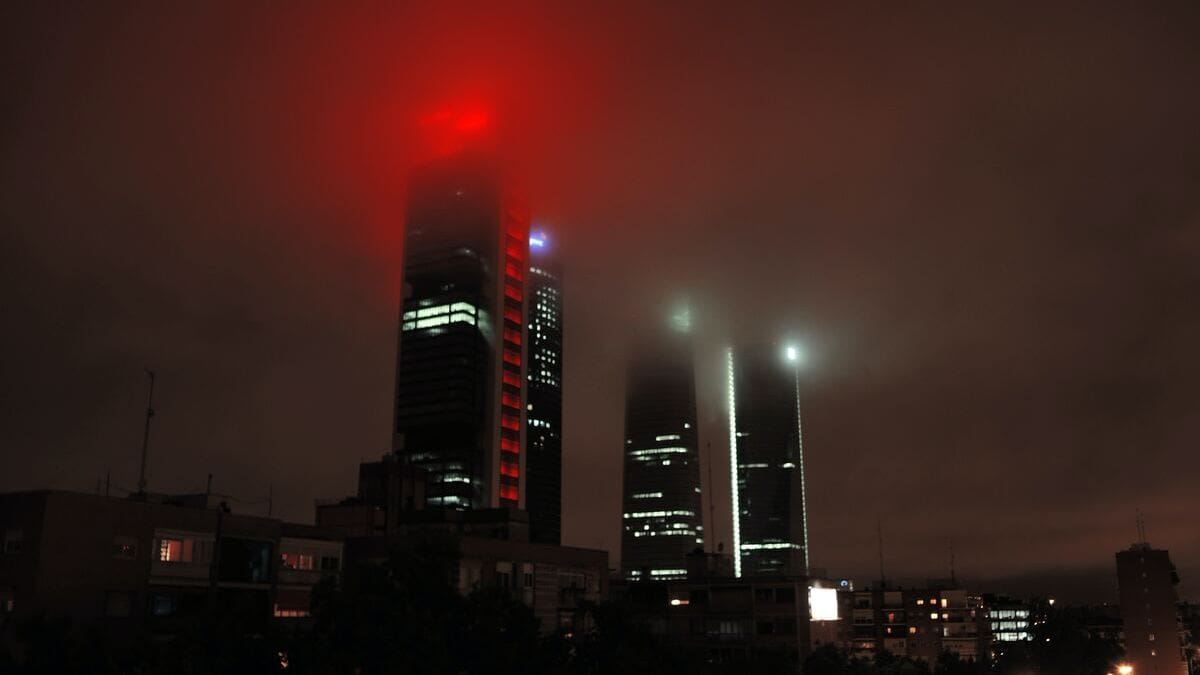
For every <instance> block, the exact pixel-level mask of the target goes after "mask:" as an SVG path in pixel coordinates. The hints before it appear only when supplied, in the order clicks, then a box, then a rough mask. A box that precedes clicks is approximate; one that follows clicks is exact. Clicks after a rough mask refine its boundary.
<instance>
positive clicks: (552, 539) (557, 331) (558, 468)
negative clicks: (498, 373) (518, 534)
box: [525, 232, 563, 544]
mask: <svg viewBox="0 0 1200 675" xmlns="http://www.w3.org/2000/svg"><path fill="white" fill-rule="evenodd" d="M562 373H563V299H562V267H561V265H560V264H559V259H558V256H557V255H556V251H555V248H554V243H553V242H551V241H550V239H549V237H548V235H546V234H545V233H544V232H534V233H533V234H532V235H530V237H529V382H528V387H529V394H528V401H529V403H528V405H527V411H526V417H527V428H526V434H525V447H526V451H525V468H526V471H525V475H526V481H525V485H526V493H527V496H526V499H525V508H526V510H528V511H529V538H530V540H531V541H535V542H541V543H546V544H559V543H561V541H562Z"/></svg>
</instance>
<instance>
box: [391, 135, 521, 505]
mask: <svg viewBox="0 0 1200 675" xmlns="http://www.w3.org/2000/svg"><path fill="white" fill-rule="evenodd" d="M404 241H405V248H404V271H403V276H404V293H403V299H402V300H401V305H402V310H401V324H400V336H399V350H398V351H399V356H398V359H397V378H396V405H395V423H394V428H393V432H394V437H393V438H394V440H393V449H394V451H395V452H396V453H397V454H399V455H400V456H401V457H403V458H404V460H405V461H407V462H409V463H411V464H414V465H416V466H420V467H422V468H424V469H425V470H426V471H428V474H429V486H428V496H427V502H428V505H429V506H431V507H437V506H443V507H449V508H489V507H513V508H523V507H524V504H525V496H526V495H525V489H524V488H525V483H524V472H525V459H524V455H523V453H522V447H523V439H522V436H523V433H524V430H525V405H526V402H525V388H526V387H525V383H526V372H525V294H526V276H527V269H528V257H529V214H528V210H527V207H526V206H525V204H524V202H523V201H522V200H521V199H519V198H517V197H516V196H515V195H514V194H513V193H512V192H511V191H509V190H507V189H506V186H505V183H504V181H503V180H502V178H501V173H500V170H499V168H498V166H497V164H496V162H495V161H494V160H493V159H492V158H491V157H489V156H486V155H484V154H471V153H463V154H459V155H455V156H452V157H446V158H442V159H439V160H436V161H434V162H432V163H430V164H427V165H425V166H423V167H421V168H419V169H418V170H417V171H416V172H414V174H413V176H412V179H411V181H410V183H409V190H408V203H407V212H406V214H405V240H404Z"/></svg>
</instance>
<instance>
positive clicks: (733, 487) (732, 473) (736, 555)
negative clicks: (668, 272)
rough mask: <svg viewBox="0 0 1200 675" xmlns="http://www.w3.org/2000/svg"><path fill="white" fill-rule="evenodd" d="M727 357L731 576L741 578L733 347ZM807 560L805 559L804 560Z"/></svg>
mask: <svg viewBox="0 0 1200 675" xmlns="http://www.w3.org/2000/svg"><path fill="white" fill-rule="evenodd" d="M726 355H727V357H728V358H727V362H728V367H729V494H730V496H731V498H732V501H733V576H735V577H740V576H742V533H741V525H740V524H739V522H738V521H739V520H741V509H740V508H739V505H738V458H737V395H736V394H735V392H734V377H733V347H730V348H729V350H728V352H727V353H726ZM806 559H807V558H806Z"/></svg>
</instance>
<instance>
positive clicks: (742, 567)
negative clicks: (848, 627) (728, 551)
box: [726, 345, 808, 576]
mask: <svg viewBox="0 0 1200 675" xmlns="http://www.w3.org/2000/svg"><path fill="white" fill-rule="evenodd" d="M726 358H727V364H726V365H727V374H728V397H729V447H730V470H731V473H732V474H733V475H732V476H731V484H732V486H733V489H732V490H731V496H732V501H733V504H732V507H733V508H732V510H733V514H734V520H733V523H734V532H733V540H734V547H733V553H734V569H735V573H736V574H737V576H742V575H759V574H765V575H779V574H807V572H808V526H807V504H806V500H805V483H804V446H803V435H802V429H801V418H800V398H799V395H800V387H799V376H798V366H799V363H798V361H799V353H798V351H797V348H796V347H788V346H782V345H761V346H751V347H745V348H738V349H730V350H729V351H728V352H727V354H726Z"/></svg>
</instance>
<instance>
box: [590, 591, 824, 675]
mask: <svg viewBox="0 0 1200 675" xmlns="http://www.w3.org/2000/svg"><path fill="white" fill-rule="evenodd" d="M822 591H828V594H829V595H830V597H831V598H833V599H834V602H835V603H836V597H837V595H838V594H837V591H836V589H835V588H833V587H832V585H831V584H829V583H828V582H825V581H821V580H809V579H806V578H804V577H767V576H760V577H747V578H742V579H738V578H734V577H732V576H721V575H716V576H708V575H693V576H691V577H688V578H686V579H673V580H665V581H662V580H654V581H650V582H642V581H638V582H629V581H623V582H620V583H615V582H614V584H613V588H612V595H613V597H614V598H615V599H618V600H621V601H623V602H624V603H625V604H626V605H627V606H628V607H629V608H630V610H631V611H632V613H633V615H634V618H635V619H636V620H637V621H638V622H639V623H641V624H643V625H645V626H646V627H647V629H648V630H649V631H650V632H651V633H653V634H655V635H657V636H658V637H659V638H660V639H662V640H663V641H664V642H666V643H668V644H671V645H675V646H679V647H683V648H685V649H687V650H688V651H693V652H696V653H701V654H703V655H704V657H705V661H707V662H709V663H747V662H751V663H753V662H756V661H763V660H770V662H771V663H772V664H774V665H776V666H782V667H783V668H784V669H783V670H781V671H780V672H787V671H791V672H796V671H797V670H798V669H799V667H800V665H801V664H802V663H803V662H804V659H805V658H807V656H808V655H809V654H810V653H811V651H812V645H813V642H814V640H813V637H814V635H819V634H821V633H822V632H823V631H824V630H825V629H826V628H829V627H832V626H836V625H837V623H838V622H837V620H836V610H835V611H834V616H833V617H832V618H830V617H829V616H828V614H827V612H826V611H825V609H823V608H821V607H819V601H818V605H816V606H815V605H814V602H813V599H814V598H820V597H823V596H821V595H820V593H821V592H822ZM785 664H786V665H785Z"/></svg>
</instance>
